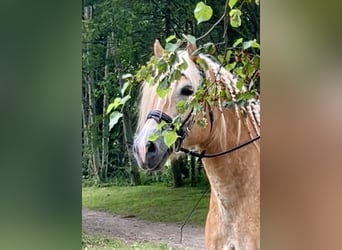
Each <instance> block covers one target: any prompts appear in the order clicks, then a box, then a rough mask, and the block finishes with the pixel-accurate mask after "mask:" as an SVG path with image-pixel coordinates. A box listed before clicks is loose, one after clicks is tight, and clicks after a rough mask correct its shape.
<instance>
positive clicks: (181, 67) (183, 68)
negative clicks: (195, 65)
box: [178, 60, 188, 70]
mask: <svg viewBox="0 0 342 250" xmlns="http://www.w3.org/2000/svg"><path fill="white" fill-rule="evenodd" d="M178 68H179V70H185V69H187V68H188V63H187V62H186V61H185V60H183V62H182V63H181V64H180V65H179V66H178Z"/></svg>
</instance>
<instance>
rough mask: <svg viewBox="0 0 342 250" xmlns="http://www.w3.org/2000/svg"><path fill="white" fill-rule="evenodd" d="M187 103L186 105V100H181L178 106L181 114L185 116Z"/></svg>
mask: <svg viewBox="0 0 342 250" xmlns="http://www.w3.org/2000/svg"><path fill="white" fill-rule="evenodd" d="M185 103H186V102H185V100H180V101H178V102H177V104H176V108H177V111H178V112H179V113H180V114H184V113H185Z"/></svg>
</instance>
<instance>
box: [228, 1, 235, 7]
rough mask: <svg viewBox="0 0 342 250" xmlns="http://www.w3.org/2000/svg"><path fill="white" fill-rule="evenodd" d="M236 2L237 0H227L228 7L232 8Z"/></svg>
mask: <svg viewBox="0 0 342 250" xmlns="http://www.w3.org/2000/svg"><path fill="white" fill-rule="evenodd" d="M236 2H237V0H229V3H228V5H229V7H230V8H231V9H233V7H234V6H235V4H236Z"/></svg>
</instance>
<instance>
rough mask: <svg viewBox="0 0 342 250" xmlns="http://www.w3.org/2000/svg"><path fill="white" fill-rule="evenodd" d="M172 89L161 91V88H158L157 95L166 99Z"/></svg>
mask: <svg viewBox="0 0 342 250" xmlns="http://www.w3.org/2000/svg"><path fill="white" fill-rule="evenodd" d="M170 90H171V89H170V88H167V89H161V88H160V87H159V86H158V88H157V95H158V96H159V97H160V98H164V97H165V96H166V95H167V94H168V93H169V92H170Z"/></svg>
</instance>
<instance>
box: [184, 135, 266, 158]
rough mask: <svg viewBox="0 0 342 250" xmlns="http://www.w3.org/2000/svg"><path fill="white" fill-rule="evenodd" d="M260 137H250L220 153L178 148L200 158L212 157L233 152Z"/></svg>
mask: <svg viewBox="0 0 342 250" xmlns="http://www.w3.org/2000/svg"><path fill="white" fill-rule="evenodd" d="M259 139H260V135H258V136H256V137H254V138H253V139H250V140H249V141H246V142H244V143H242V144H240V145H237V146H235V147H233V148H231V149H228V150H226V151H223V152H220V153H216V154H205V151H202V152H201V153H198V152H196V151H192V150H189V149H186V148H180V151H182V152H183V153H186V154H189V155H192V156H196V157H198V158H200V159H202V158H213V157H218V156H221V155H225V154H229V153H231V152H234V151H235V150H238V149H240V148H242V147H244V146H247V145H248V144H250V143H252V142H254V141H256V140H259Z"/></svg>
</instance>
